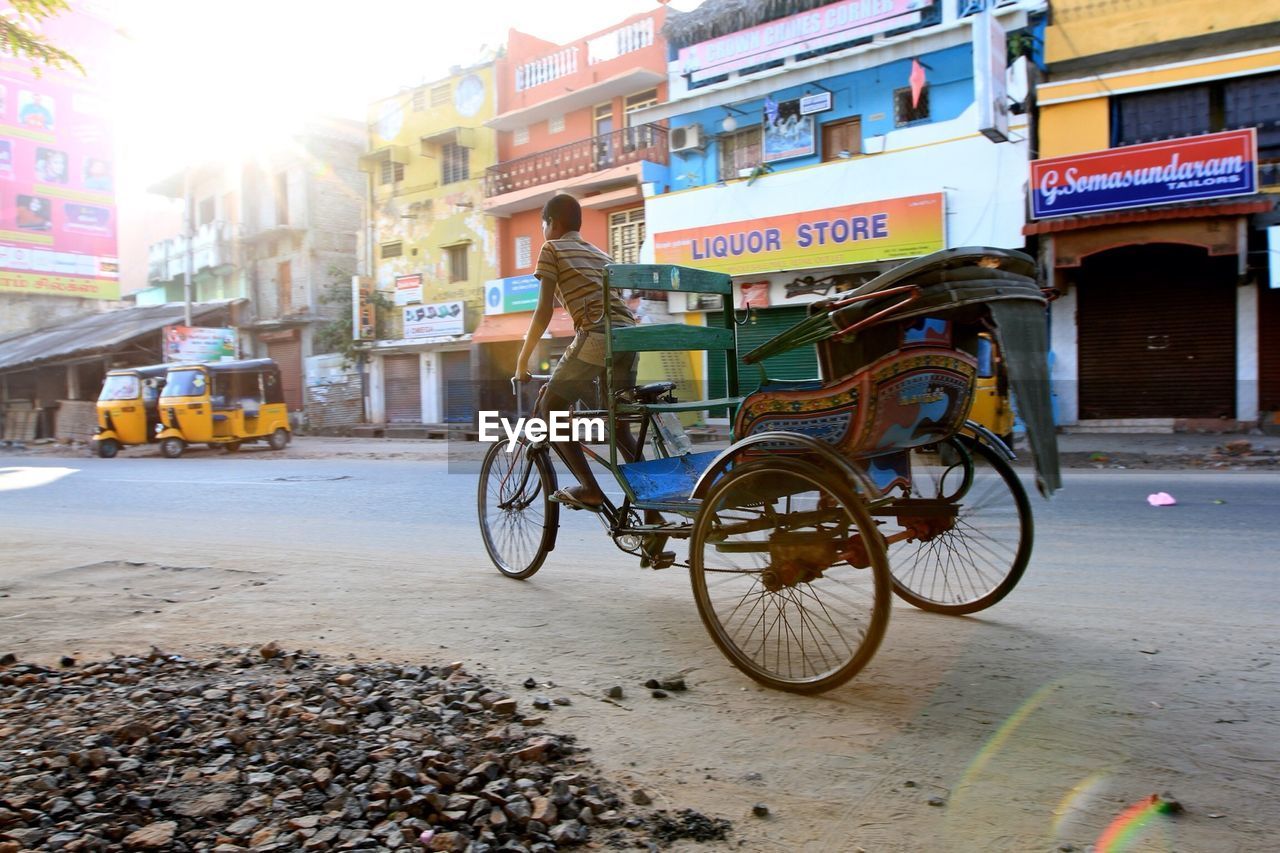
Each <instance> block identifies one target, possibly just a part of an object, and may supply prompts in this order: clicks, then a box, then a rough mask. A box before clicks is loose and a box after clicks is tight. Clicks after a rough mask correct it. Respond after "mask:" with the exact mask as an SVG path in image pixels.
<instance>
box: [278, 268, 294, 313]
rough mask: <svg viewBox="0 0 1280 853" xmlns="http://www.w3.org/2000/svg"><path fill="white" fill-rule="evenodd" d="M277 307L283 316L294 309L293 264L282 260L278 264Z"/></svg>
mask: <svg viewBox="0 0 1280 853" xmlns="http://www.w3.org/2000/svg"><path fill="white" fill-rule="evenodd" d="M276 307H277V308H278V311H277V313H278V314H279V315H281V316H283V315H285V314H288V313H289V312H290V311H292V310H293V264H292V262H290V261H281V262H280V263H279V264H278V265H277V266H276Z"/></svg>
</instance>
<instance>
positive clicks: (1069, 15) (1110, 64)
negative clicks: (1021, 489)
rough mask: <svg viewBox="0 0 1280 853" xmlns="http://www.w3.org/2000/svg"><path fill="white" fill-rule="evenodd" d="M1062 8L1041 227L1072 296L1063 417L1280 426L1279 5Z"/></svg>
mask: <svg viewBox="0 0 1280 853" xmlns="http://www.w3.org/2000/svg"><path fill="white" fill-rule="evenodd" d="M1053 10H1054V13H1053V21H1052V25H1051V26H1049V27H1048V28H1047V30H1046V34H1045V53H1046V60H1047V63H1048V80H1047V82H1045V83H1043V84H1042V85H1041V86H1040V87H1039V90H1038V96H1037V100H1038V105H1039V114H1038V143H1039V150H1038V154H1037V156H1038V158H1039V159H1038V160H1037V162H1035V163H1033V164H1032V171H1031V173H1030V176H1029V177H1030V194H1031V199H1030V201H1031V207H1032V213H1033V217H1034V219H1035V221H1034V222H1032V223H1030V224H1029V225H1028V226H1027V228H1026V231H1027V234H1028V236H1029V238H1030V239H1033V240H1036V241H1038V247H1039V255H1040V259H1041V263H1042V269H1043V271H1044V274H1045V277H1046V280H1047V281H1048V282H1050V283H1052V284H1053V286H1054V287H1056V288H1057V289H1058V291H1059V292H1060V293H1061V294H1062V296H1061V298H1059V299H1058V300H1057V301H1056V302H1054V303H1053V305H1052V327H1051V328H1052V332H1051V335H1052V347H1053V359H1054V361H1053V371H1052V372H1053V379H1054V392H1055V396H1056V400H1057V406H1058V412H1059V420H1060V422H1062V423H1064V424H1078V425H1080V426H1081V427H1082V428H1086V427H1090V426H1097V427H1099V428H1107V427H1111V426H1124V427H1128V428H1133V429H1142V430H1152V429H1157V430H1164V429H1175V428H1227V429H1235V428H1237V427H1240V426H1252V425H1256V424H1257V423H1258V421H1259V420H1260V419H1262V420H1263V421H1264V422H1270V423H1276V414H1275V413H1276V412H1280V290H1277V289H1276V287H1280V280H1278V278H1277V274H1276V272H1274V271H1275V270H1276V269H1277V267H1276V257H1277V256H1276V251H1275V250H1276V249H1278V248H1280V233H1278V232H1277V231H1275V230H1270V229H1273V228H1275V226H1276V225H1278V224H1280V215H1277V213H1276V210H1275V208H1276V204H1275V203H1276V200H1277V193H1280V22H1277V21H1276V16H1275V14H1274V9H1267V8H1264V6H1263V5H1260V4H1257V3H1249V2H1243V0H1225V2H1220V3H1215V4H1214V5H1213V7H1212V10H1211V11H1209V10H1208V9H1207V8H1206V7H1205V6H1204V4H1201V3H1195V2H1190V0H1159V2H1157V0H1133V2H1129V3H1124V4H1111V5H1105V4H1104V5H1101V6H1100V5H1099V4H1097V3H1090V2H1086V0H1057V2H1054V4H1053ZM1269 234H1270V235H1271V239H1272V240H1276V241H1277V242H1273V243H1271V244H1270V252H1268V235H1269ZM1268 258H1270V261H1268ZM1271 282H1274V286H1269V283H1271Z"/></svg>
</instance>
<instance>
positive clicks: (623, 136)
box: [484, 124, 667, 198]
mask: <svg viewBox="0 0 1280 853" xmlns="http://www.w3.org/2000/svg"><path fill="white" fill-rule="evenodd" d="M640 161H648V162H650V163H659V164H662V165H665V164H666V162H667V129H666V128H665V127H660V126H659V125H656V124H644V125H639V126H637V127H625V128H623V129H622V130H615V131H613V132H612V133H606V134H602V135H600V136H592V137H589V138H587V139H579V140H578V141H577V142H570V143H569V144H568V145H561V146H560V147H558V148H551V149H548V150H546V151H539V152H537V153H534V154H529V155H527V156H524V157H519V158H517V159H515V160H507V161H506V162H505V163H499V164H498V165H496V166H490V167H489V168H488V169H486V170H485V175H484V194H485V197H486V198H493V197H495V196H500V195H504V194H506V193H510V192H517V191H520V190H527V189H532V188H536V187H540V186H543V185H545V184H551V183H555V182H556V181H564V180H567V179H570V178H576V177H579V176H582V175H587V174H590V173H592V172H599V171H603V170H605V169H613V168H615V167H618V166H626V165H628V164H631V163H638V162H640Z"/></svg>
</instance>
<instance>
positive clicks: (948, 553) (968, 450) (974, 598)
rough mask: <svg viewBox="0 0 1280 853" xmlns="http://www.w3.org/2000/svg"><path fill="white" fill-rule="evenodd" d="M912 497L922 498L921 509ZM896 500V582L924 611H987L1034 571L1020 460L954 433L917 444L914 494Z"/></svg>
mask: <svg viewBox="0 0 1280 853" xmlns="http://www.w3.org/2000/svg"><path fill="white" fill-rule="evenodd" d="M912 501H921V503H920V504H918V506H919V507H920V510H921V511H920V513H919V514H916V515H913V514H912V512H911V503H912ZM926 501H927V502H930V503H925V502H926ZM939 501H941V502H942V507H941V508H939V506H938V503H937V502H939ZM896 507H897V508H898V511H899V513H900V514H898V515H897V516H895V517H893V518H890V519H887V520H886V523H885V524H884V525H883V526H882V527H881V532H882V533H884V535H885V537H886V538H888V539H889V541H890V544H889V548H888V551H889V571H890V572H891V573H892V575H893V589H894V592H896V593H897V594H898V595H899V596H900V597H901V598H902V599H903V600H904V601H907V602H910V603H911V604H913V605H915V606H916V607H919V608H920V609H922V610H929V611H931V612H934V613H949V614H952V615H961V614H965V613H976V612H977V611H979V610H985V609H986V608H988V607H990V606H991V605H993V604H995V603H996V602H997V601H999V600H1000V599H1002V598H1004V597H1005V596H1006V595H1008V594H1009V592H1010V591H1011V590H1012V589H1013V588H1014V587H1015V586H1017V584H1018V580H1019V579H1020V578H1021V577H1022V573H1023V572H1024V571H1026V568H1027V561H1028V560H1029V559H1030V558H1031V544H1032V538H1033V533H1034V527H1033V523H1032V520H1031V503H1030V501H1028V500H1027V492H1026V490H1025V489H1024V488H1023V487H1022V482H1021V481H1020V480H1019V479H1018V475H1017V474H1016V473H1015V472H1014V470H1013V468H1012V466H1010V465H1009V463H1008V462H1007V461H1006V460H1005V458H1004V457H1003V456H1001V455H1000V453H998V452H997V451H996V450H994V449H992V448H991V447H989V446H987V445H986V444H983V443H982V442H980V441H973V440H971V439H967V438H959V437H952V438H949V439H947V440H946V441H944V442H941V443H939V444H936V445H932V446H931V447H928V448H923V449H918V450H915V451H912V453H911V494H910V497H908V498H905V499H903V500H900V501H898V502H896ZM904 537H905V538H904ZM895 539H898V540H899V541H894V540H895Z"/></svg>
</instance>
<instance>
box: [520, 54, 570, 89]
mask: <svg viewBox="0 0 1280 853" xmlns="http://www.w3.org/2000/svg"><path fill="white" fill-rule="evenodd" d="M577 71H578V48H577V46H576V45H575V46H574V47H566V48H564V49H563V50H558V51H556V52H555V53H553V54H551V55H550V56H544V57H542V58H540V59H535V60H533V61H532V62H526V63H525V64H524V65H521V66H519V67H517V68H516V91H517V92H523V91H524V90H525V89H532V88H533V87H534V86H540V85H541V84H543V83H549V82H551V81H552V80H557V79H559V78H561V77H567V76H569V75H570V74H576V73H577Z"/></svg>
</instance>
